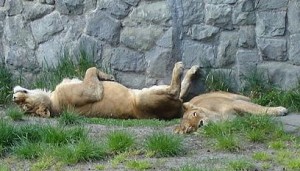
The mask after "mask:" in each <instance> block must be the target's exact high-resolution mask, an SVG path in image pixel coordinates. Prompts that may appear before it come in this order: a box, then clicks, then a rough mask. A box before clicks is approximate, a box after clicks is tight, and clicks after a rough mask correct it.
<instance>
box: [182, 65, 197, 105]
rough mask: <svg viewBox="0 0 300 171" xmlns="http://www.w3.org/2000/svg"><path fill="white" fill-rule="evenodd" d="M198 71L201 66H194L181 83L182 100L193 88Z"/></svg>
mask: <svg viewBox="0 0 300 171" xmlns="http://www.w3.org/2000/svg"><path fill="white" fill-rule="evenodd" d="M198 70H199V66H198V65H194V66H192V68H190V69H189V70H188V71H187V72H186V74H185V76H184V78H183V80H182V82H181V90H180V96H179V97H180V99H182V98H183V97H184V96H186V94H187V93H188V91H189V89H190V87H191V83H192V79H193V77H194V76H195V74H196V72H197V71H198Z"/></svg>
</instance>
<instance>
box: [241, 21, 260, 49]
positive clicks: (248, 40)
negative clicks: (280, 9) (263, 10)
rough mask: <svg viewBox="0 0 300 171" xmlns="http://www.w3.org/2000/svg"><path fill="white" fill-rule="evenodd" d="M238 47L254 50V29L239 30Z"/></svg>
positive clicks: (243, 27)
mask: <svg viewBox="0 0 300 171" xmlns="http://www.w3.org/2000/svg"><path fill="white" fill-rule="evenodd" d="M238 45H239V47H242V48H254V47H255V45H256V39H255V27H254V26H241V27H240V30H239V43H238Z"/></svg>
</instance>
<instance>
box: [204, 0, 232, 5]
mask: <svg viewBox="0 0 300 171" xmlns="http://www.w3.org/2000/svg"><path fill="white" fill-rule="evenodd" d="M236 1H237V0H204V2H205V3H208V4H234V3H236Z"/></svg>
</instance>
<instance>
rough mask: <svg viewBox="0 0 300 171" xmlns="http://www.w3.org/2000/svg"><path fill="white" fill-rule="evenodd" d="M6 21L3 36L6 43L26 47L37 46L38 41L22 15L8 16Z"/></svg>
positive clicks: (32, 47)
mask: <svg viewBox="0 0 300 171" xmlns="http://www.w3.org/2000/svg"><path fill="white" fill-rule="evenodd" d="M5 23H6V24H5V26H4V32H3V35H4V36H3V38H4V40H5V41H4V43H5V44H6V45H8V46H13V45H18V46H21V47H24V48H25V49H26V48H28V49H35V48H36V42H35V40H34V38H33V35H32V33H31V31H30V30H31V29H30V27H29V26H28V25H27V24H26V22H25V21H24V20H23V19H22V16H21V15H16V16H13V17H7V18H6V21H5Z"/></svg>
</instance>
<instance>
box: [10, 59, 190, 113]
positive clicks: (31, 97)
mask: <svg viewBox="0 0 300 171" xmlns="http://www.w3.org/2000/svg"><path fill="white" fill-rule="evenodd" d="M182 72H183V64H182V62H178V63H176V64H175V66H174V69H173V73H172V80H171V84H170V85H159V86H152V87H150V88H144V89H141V90H137V89H130V88H127V87H125V86H123V85H122V84H120V83H117V82H114V81H108V80H111V77H110V76H109V75H107V74H105V73H103V72H101V71H100V70H98V69H96V68H95V67H93V68H89V69H88V70H87V71H86V74H85V76H84V79H83V80H82V81H81V80H78V79H64V80H63V81H62V82H61V83H60V84H58V85H57V86H56V88H55V90H54V91H52V92H50V91H44V90H40V89H35V90H28V89H25V88H23V87H20V86H16V87H15V88H14V94H13V101H14V102H15V103H16V104H17V105H19V106H20V107H21V108H22V109H23V110H25V112H27V113H31V114H33V115H37V116H42V117H50V116H55V115H59V114H60V113H61V112H62V111H63V110H64V109H72V110H74V111H75V112H77V113H79V114H81V115H83V116H88V117H107V118H124V119H128V118H136V119H146V118H147V119H148V118H158V119H173V118H180V117H182V100H181V99H180V97H179V96H180V91H181V75H182ZM185 80H189V79H185Z"/></svg>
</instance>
